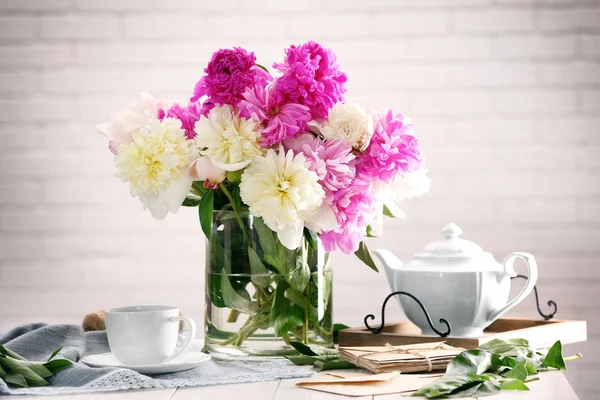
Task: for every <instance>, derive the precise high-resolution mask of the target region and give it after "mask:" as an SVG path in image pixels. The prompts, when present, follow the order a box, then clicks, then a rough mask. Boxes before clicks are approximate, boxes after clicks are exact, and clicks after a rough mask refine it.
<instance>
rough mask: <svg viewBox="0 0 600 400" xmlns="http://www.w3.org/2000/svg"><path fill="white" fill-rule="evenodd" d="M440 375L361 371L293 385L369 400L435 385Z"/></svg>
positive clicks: (331, 375) (336, 373)
mask: <svg viewBox="0 0 600 400" xmlns="http://www.w3.org/2000/svg"><path fill="white" fill-rule="evenodd" d="M439 376H440V374H410V375H409V374H404V375H402V374H400V373H399V372H397V371H395V372H386V373H384V374H371V373H368V372H364V371H339V372H330V373H326V374H322V375H318V376H316V377H314V378H311V379H307V380H303V381H300V382H298V383H296V385H297V386H300V387H304V388H306V389H312V390H318V391H321V392H327V393H334V394H340V395H344V396H356V397H358V396H372V395H378V394H391V393H403V392H412V391H415V390H417V389H419V388H420V387H421V386H423V385H426V384H428V383H429V382H432V381H434V380H435V379H437V378H438V377H439Z"/></svg>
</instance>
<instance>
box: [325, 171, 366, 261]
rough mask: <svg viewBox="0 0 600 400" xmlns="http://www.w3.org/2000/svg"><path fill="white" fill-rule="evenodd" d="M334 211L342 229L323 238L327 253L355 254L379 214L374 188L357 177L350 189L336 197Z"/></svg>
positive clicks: (342, 191) (341, 191)
mask: <svg viewBox="0 0 600 400" xmlns="http://www.w3.org/2000/svg"><path fill="white" fill-rule="evenodd" d="M332 208H333V212H334V213H335V215H336V218H337V222H338V224H339V226H338V228H337V229H335V230H333V231H329V232H325V233H322V234H321V235H320V238H321V241H322V242H323V246H324V248H325V251H334V250H336V249H340V250H342V251H343V252H344V253H347V254H349V253H354V252H355V251H356V250H358V245H359V244H360V242H361V241H362V240H364V238H365V235H366V230H367V225H369V223H371V221H372V219H373V216H374V214H375V211H376V208H375V197H374V195H373V186H372V185H371V183H370V182H369V181H368V180H365V179H362V178H360V177H358V176H357V177H356V178H355V179H354V181H353V182H352V184H351V185H350V186H349V187H347V188H345V189H342V190H338V191H337V192H336V193H335V195H334V199H333V203H332Z"/></svg>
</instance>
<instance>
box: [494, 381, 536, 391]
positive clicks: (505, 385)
mask: <svg viewBox="0 0 600 400" xmlns="http://www.w3.org/2000/svg"><path fill="white" fill-rule="evenodd" d="M500 387H501V388H502V390H529V388H528V387H527V385H526V384H524V383H523V382H521V381H520V380H518V379H511V380H508V381H503V382H500Z"/></svg>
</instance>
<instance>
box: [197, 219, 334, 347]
mask: <svg viewBox="0 0 600 400" xmlns="http://www.w3.org/2000/svg"><path fill="white" fill-rule="evenodd" d="M331 289H332V271H331V267H330V264H329V254H328V253H326V252H325V251H324V250H323V247H322V246H321V243H320V241H319V239H318V237H317V236H316V235H311V234H310V232H309V231H307V230H306V231H305V234H304V236H303V238H302V240H301V242H300V243H299V246H298V248H297V249H296V250H289V249H287V248H285V247H284V246H283V245H282V244H281V243H280V242H279V240H278V239H277V234H275V233H274V232H273V231H271V230H270V229H269V228H268V227H267V226H266V225H265V223H264V222H263V220H262V219H261V218H258V217H255V216H253V215H252V214H249V213H247V212H246V213H234V212H233V211H230V210H225V211H223V210H220V211H214V212H213V220H212V227H211V234H210V240H208V241H207V249H206V314H205V317H206V318H205V319H206V320H205V350H208V351H210V352H212V353H221V354H228V355H240V356H247V355H255V356H280V355H285V354H293V353H294V352H295V351H294V349H293V348H292V347H291V346H290V345H289V343H290V342H292V341H297V342H302V343H304V344H311V345H318V346H323V347H331V346H333V322H332V311H331V310H332V304H331V299H332V295H331Z"/></svg>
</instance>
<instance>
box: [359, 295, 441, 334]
mask: <svg viewBox="0 0 600 400" xmlns="http://www.w3.org/2000/svg"><path fill="white" fill-rule="evenodd" d="M396 295H403V296H408V297H410V298H411V299H413V300H414V301H416V302H417V304H418V305H419V307H421V310H423V314H425V318H427V323H428V324H429V326H430V327H431V329H433V331H434V332H435V333H437V334H438V335H440V336H441V337H447V336H448V335H450V332H451V331H452V327H451V326H450V323H449V322H448V321H446V320H445V319H444V318H440V319H439V321H440V323H441V324H444V325H446V329H447V330H446V331H445V332H441V331H439V330H437V329H436V328H435V326H433V322H432V321H431V318H430V317H429V313H428V312H427V309H426V308H425V306H424V305H423V303H421V301H420V300H419V299H417V298H416V297H415V296H413V295H412V294H410V293H408V292H403V291H398V292H392V293H390V294H389V295H388V296H387V297H386V298H385V300H384V301H383V305H382V306H381V325H380V326H379V327H378V328H373V327H371V326H370V325H369V322H368V321H369V320H374V319H375V316H374V315H373V314H369V315H367V316H366V317H365V326H366V327H367V329H368V330H370V331H371V333H375V334H378V333H381V331H383V328H384V327H385V307H386V306H387V302H388V300H389V299H391V298H392V297H394V296H396Z"/></svg>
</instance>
